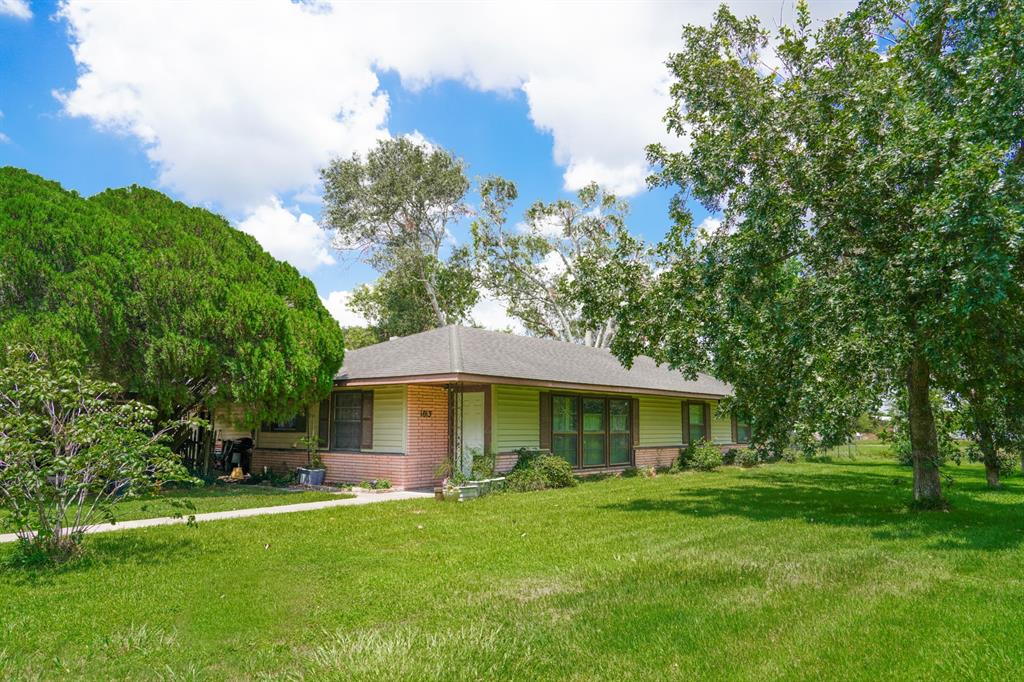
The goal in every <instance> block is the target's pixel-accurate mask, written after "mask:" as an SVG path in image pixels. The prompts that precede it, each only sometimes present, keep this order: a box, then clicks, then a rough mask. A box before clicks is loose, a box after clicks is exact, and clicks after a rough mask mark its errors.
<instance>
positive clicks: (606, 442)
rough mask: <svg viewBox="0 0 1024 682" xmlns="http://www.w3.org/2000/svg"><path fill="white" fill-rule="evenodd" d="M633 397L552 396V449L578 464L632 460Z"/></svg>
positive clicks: (608, 464) (597, 464)
mask: <svg viewBox="0 0 1024 682" xmlns="http://www.w3.org/2000/svg"><path fill="white" fill-rule="evenodd" d="M630 409H631V406H630V401H629V399H627V398H601V397H596V396H568V395H555V396H551V452H552V454H555V455H557V456H559V457H561V458H563V459H564V460H565V461H567V462H569V464H571V465H572V466H574V467H603V466H613V465H622V464H629V463H630V461H631V460H632V442H631V431H630V423H631V422H630Z"/></svg>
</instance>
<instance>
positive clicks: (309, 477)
mask: <svg viewBox="0 0 1024 682" xmlns="http://www.w3.org/2000/svg"><path fill="white" fill-rule="evenodd" d="M296 472H297V474H298V483H299V485H323V484H324V476H326V475H327V470H326V469H307V468H305V467H299V468H298V469H297V470H296Z"/></svg>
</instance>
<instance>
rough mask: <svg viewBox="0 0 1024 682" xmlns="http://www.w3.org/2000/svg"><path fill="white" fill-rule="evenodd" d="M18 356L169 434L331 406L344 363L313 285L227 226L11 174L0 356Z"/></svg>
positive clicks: (202, 214)
mask: <svg viewBox="0 0 1024 682" xmlns="http://www.w3.org/2000/svg"><path fill="white" fill-rule="evenodd" d="M15 343H21V344H23V345H27V346H29V347H32V348H35V349H36V350H37V351H38V352H39V354H40V355H41V356H43V357H45V358H47V359H49V360H60V359H76V360H78V361H80V362H83V363H85V364H88V365H90V366H92V367H95V370H96V371H97V373H98V376H99V377H101V378H103V379H105V380H108V381H114V382H116V383H118V384H119V385H121V386H122V387H123V388H124V390H125V391H126V392H127V393H128V394H129V395H131V396H132V397H135V398H138V399H141V400H143V401H144V402H147V403H149V404H151V405H153V406H154V407H156V408H157V410H158V415H159V417H160V419H161V420H172V419H175V418H179V417H181V416H182V415H187V414H190V413H191V412H193V411H194V410H195V409H196V407H197V406H199V405H203V404H205V405H208V406H213V405H217V404H221V403H226V402H234V403H240V404H242V405H243V406H244V407H245V408H246V412H247V415H248V419H249V421H250V423H252V424H257V423H259V422H260V421H262V420H264V419H273V418H281V417H286V416H289V415H290V414H294V413H295V412H296V411H297V410H298V409H300V408H301V407H302V406H304V405H307V404H309V403H311V402H315V401H316V400H319V399H320V397H322V396H323V395H326V394H327V393H328V392H329V391H330V389H331V386H332V385H333V380H334V374H335V373H336V372H337V369H338V367H340V366H341V363H342V359H343V356H344V348H343V341H342V335H341V329H340V328H339V327H338V324H337V322H336V321H335V320H334V319H333V318H332V317H331V316H330V314H329V313H328V312H327V310H326V309H325V308H324V307H323V305H322V303H321V301H320V298H319V297H318V296H317V292H316V289H315V288H314V286H313V284H312V282H310V281H309V280H308V279H306V278H305V277H302V276H301V275H299V273H298V272H297V271H296V270H295V269H294V268H293V267H291V266H290V265H287V264H285V263H281V262H278V261H276V260H274V259H273V258H272V257H270V255H269V254H267V253H266V252H265V251H264V250H263V249H262V248H261V247H260V245H259V244H258V243H257V242H256V241H255V240H254V239H253V238H252V237H250V236H249V235H246V234H243V233H242V232H239V231H238V230H235V229H233V228H232V227H231V226H230V225H229V224H228V223H227V221H226V220H224V219H223V218H221V217H220V216H217V215H214V214H213V213H210V212H209V211H205V210H203V209H199V208H191V207H189V206H186V205H185V204H182V203H180V202H176V201H172V200H171V199H170V198H168V197H166V196H165V195H163V194H161V193H159V192H156V191H153V190H150V189H145V188H141V187H130V188H127V189H118V190H107V191H105V192H102V193H100V194H98V195H96V196H94V197H91V198H89V199H84V198H82V197H81V196H79V195H78V194H77V193H74V192H68V191H65V190H63V189H62V188H61V187H60V186H59V185H58V184H56V183H54V182H49V181H46V180H43V179H42V178H39V177H37V176H34V175H31V174H29V173H27V172H26V171H23V170H19V169H15V168H3V169H0V354H2V352H3V351H2V349H3V347H4V346H6V345H12V344H15Z"/></svg>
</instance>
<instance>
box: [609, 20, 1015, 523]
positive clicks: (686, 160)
mask: <svg viewBox="0 0 1024 682" xmlns="http://www.w3.org/2000/svg"><path fill="white" fill-rule="evenodd" d="M797 15H798V21H797V26H796V28H795V29H791V28H787V27H783V28H781V29H780V30H779V35H778V41H777V42H774V43H771V42H770V41H769V39H768V34H767V32H766V31H765V30H764V29H763V28H762V27H761V25H760V24H759V22H758V21H757V20H756V19H754V18H749V19H739V18H737V17H735V16H733V14H731V13H730V12H729V11H728V9H726V8H724V7H723V8H722V9H720V10H719V12H718V13H717V14H716V17H715V21H714V23H713V24H712V25H711V26H710V27H707V28H705V27H696V26H689V27H686V28H685V29H684V31H683V46H682V49H681V51H680V52H679V53H678V54H674V55H672V56H671V57H670V59H669V62H668V65H669V68H670V70H671V72H672V74H673V76H674V78H675V82H674V83H673V85H672V89H671V93H672V97H673V100H674V101H673V105H672V107H671V108H670V109H669V111H668V113H667V114H666V119H665V120H666V123H667V125H668V128H669V130H670V131H672V132H674V133H676V134H677V135H680V136H685V137H686V138H687V140H688V146H687V147H686V148H685V149H684V150H683V151H678V152H676V151H671V150H669V149H666V148H664V147H662V146H659V145H654V146H652V147H650V148H649V156H650V159H651V161H652V162H653V163H655V164H656V166H657V169H658V170H657V177H656V179H655V181H656V182H657V183H661V184H664V185H667V186H675V187H678V188H679V190H680V191H679V194H678V196H677V197H676V199H675V200H674V202H673V206H672V212H673V215H674V216H675V218H676V223H677V227H676V230H675V232H674V234H673V235H671V236H670V238H669V239H668V240H666V242H665V243H664V244H663V245H662V247H661V251H660V254H661V256H662V258H663V260H664V262H663V264H662V266H663V268H664V270H663V271H662V272H661V274H660V276H658V277H655V278H651V279H649V280H645V279H643V278H642V277H640V276H639V275H638V273H635V272H634V273H629V272H627V273H624V274H623V275H622V278H623V279H625V280H626V281H627V282H628V283H629V285H630V293H629V294H628V295H627V296H626V297H625V298H624V300H623V305H622V306H621V308H620V311H621V312H620V317H621V318H622V319H621V321H620V328H619V332H618V335H617V340H616V345H617V347H616V350H617V352H618V353H619V354H620V356H622V357H625V358H629V357H631V356H633V355H635V354H637V353H640V352H648V353H650V354H652V355H654V356H655V357H657V358H659V359H661V360H664V361H666V362H669V363H670V364H672V365H673V366H676V367H680V368H682V369H684V370H685V371H687V372H693V371H697V370H711V371H712V372H713V373H715V374H716V375H718V376H719V377H720V378H722V379H724V380H726V381H729V382H731V383H732V384H733V386H734V388H735V393H736V396H735V399H734V400H733V401H732V405H731V407H732V409H733V410H734V411H736V412H737V413H738V414H741V415H743V416H746V417H748V418H749V419H750V421H751V423H752V427H753V431H754V434H755V438H758V439H760V440H761V441H762V445H767V446H769V447H773V448H781V447H782V446H783V445H784V443H785V441H787V440H789V439H791V438H796V439H797V440H798V441H800V442H801V443H802V444H804V445H805V446H807V447H814V446H815V445H829V444H831V443H835V442H839V441H841V440H843V439H844V438H846V437H847V434H848V430H849V428H850V425H851V424H853V423H854V420H855V418H856V415H857V414H860V413H861V412H863V411H865V410H868V411H870V410H873V409H874V408H875V407H877V402H878V396H880V395H882V394H884V393H885V392H886V391H888V390H890V389H897V390H899V391H900V392H901V393H902V394H903V395H904V396H906V398H907V405H908V410H907V411H908V431H909V439H910V443H911V450H912V459H913V464H914V497H915V499H916V500H919V501H921V502H923V503H926V504H931V503H934V502H936V501H938V500H939V499H941V483H940V477H939V471H938V464H939V447H938V443H937V438H936V429H935V423H934V422H935V417H934V414H933V411H932V407H931V404H930V401H929V396H930V394H931V392H932V389H933V387H939V388H942V387H943V385H949V384H950V383H951V382H950V381H949V378H950V377H951V376H952V375H953V373H954V372H956V371H959V370H961V369H962V368H963V367H964V365H965V360H967V359H968V358H969V355H970V353H969V352H968V350H969V346H970V345H971V344H973V343H988V340H987V339H989V337H990V332H991V331H992V330H991V328H990V327H989V326H988V324H989V323H990V322H991V321H992V320H996V319H999V317H1000V315H999V314H996V313H995V312H994V311H995V310H996V309H998V308H999V307H1000V306H1002V305H1003V304H1004V302H1005V301H1007V300H1014V295H1013V293H1012V292H1013V290H1014V289H1015V288H1016V287H1017V283H1018V280H1019V278H1020V273H1021V267H1020V266H1021V262H1020V259H1021V224H1022V215H1021V207H1022V206H1024V202H1022V199H1021V197H1022V194H1021V190H1022V170H1024V151H1022V145H1021V140H1022V139H1024V117H1021V116H1020V112H1021V111H1022V110H1024V88H1021V87H1020V82H1021V78H1020V64H1022V63H1024V12H1022V11H1021V7H1020V6H1019V4H1018V3H1017V2H1016V1H1015V0H1005V1H1002V2H999V1H997V2H984V1H981V0H963V1H961V2H949V1H945V0H925V1H924V2H916V3H911V2H902V1H890V0H865V1H864V2H862V3H861V5H860V6H859V7H858V8H857V9H856V10H855V11H854V12H852V13H850V14H849V15H847V16H844V17H841V18H838V19H836V20H833V21H830V22H828V23H826V24H825V25H824V26H823V27H822V28H820V29H819V30H815V31H813V32H812V31H811V30H810V29H809V25H810V20H809V14H808V12H807V8H806V5H805V4H803V3H801V4H799V5H798V11H797ZM689 197H694V198H696V199H697V200H699V201H700V202H701V203H702V204H703V205H704V206H705V207H706V208H707V209H709V210H712V211H719V212H721V214H722V216H723V219H722V225H721V228H720V229H718V230H714V231H710V232H705V233H703V234H698V231H697V230H696V229H695V228H694V227H693V224H692V221H691V218H690V215H689V212H688V211H687V210H686V208H685V201H686V200H687V199H688V198H689ZM979 311H982V312H984V314H978V313H979ZM990 313H991V314H990ZM978 325H981V327H980V328H979V327H978ZM985 355H986V356H990V355H991V354H990V353H987V352H986V353H985ZM818 436H820V437H821V441H817V437H818Z"/></svg>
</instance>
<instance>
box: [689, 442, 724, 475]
mask: <svg viewBox="0 0 1024 682" xmlns="http://www.w3.org/2000/svg"><path fill="white" fill-rule="evenodd" d="M680 459H681V461H683V462H685V464H684V465H683V466H687V467H690V468H692V469H697V470H698V471H714V470H715V469H717V468H718V467H720V466H722V453H721V451H719V449H718V448H716V447H715V446H714V445H712V444H711V443H709V442H708V441H706V440H702V441H701V442H700V443H697V444H696V445H694V444H693V443H691V444H690V446H689V447H687V448H686V455H685V457H681V458H680Z"/></svg>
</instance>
